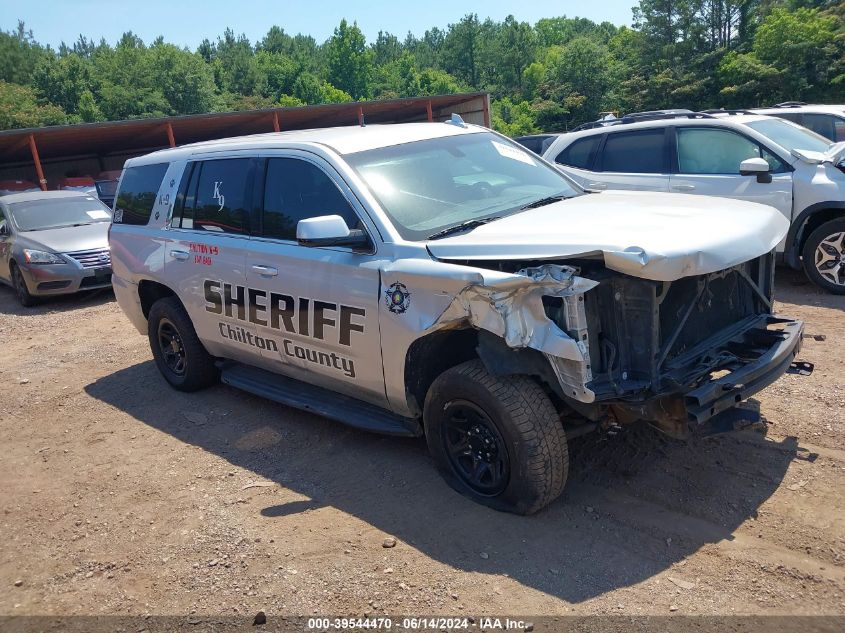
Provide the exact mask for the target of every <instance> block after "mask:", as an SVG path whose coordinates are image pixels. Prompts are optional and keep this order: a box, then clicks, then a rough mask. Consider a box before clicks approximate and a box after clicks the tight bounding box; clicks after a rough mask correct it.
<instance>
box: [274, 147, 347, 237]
mask: <svg viewBox="0 0 845 633" xmlns="http://www.w3.org/2000/svg"><path fill="white" fill-rule="evenodd" d="M321 215H339V216H340V217H342V218H343V219H344V220H345V221H346V224H347V226H348V227H349V228H350V229H355V228H363V227H361V226H360V225H359V221H358V215H357V214H356V213H355V211H354V210H353V209H352V207H351V206H350V205H349V202H348V201H347V200H346V198H345V197H344V195H343V193H341V191H340V190H339V189H338V188H337V185H335V183H334V182H333V181H332V179H331V178H329V177H328V176H327V175H326V174H325V173H324V172H323V170H322V169H320V168H319V167H317V166H316V165H314V164H312V163H309V162H307V161H304V160H299V159H298V158H271V159H270V160H268V161H267V176H266V180H265V185H264V210H263V214H262V224H263V230H262V235H263V236H264V237H272V238H276V239H280V240H291V241H294V240H296V225H297V223H298V222H299V221H300V220H304V219H306V218H313V217H317V216H321Z"/></svg>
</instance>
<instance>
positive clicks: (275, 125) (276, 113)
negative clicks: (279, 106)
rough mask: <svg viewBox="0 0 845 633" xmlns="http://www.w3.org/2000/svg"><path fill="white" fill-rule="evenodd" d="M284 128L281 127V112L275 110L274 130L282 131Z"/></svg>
mask: <svg viewBox="0 0 845 633" xmlns="http://www.w3.org/2000/svg"><path fill="white" fill-rule="evenodd" d="M281 130H282V128H281V127H279V113H278V112H273V131H274V132H281Z"/></svg>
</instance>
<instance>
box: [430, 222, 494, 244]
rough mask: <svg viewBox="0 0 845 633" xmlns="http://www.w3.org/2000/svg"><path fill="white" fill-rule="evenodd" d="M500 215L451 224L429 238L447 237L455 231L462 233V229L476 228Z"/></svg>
mask: <svg viewBox="0 0 845 633" xmlns="http://www.w3.org/2000/svg"><path fill="white" fill-rule="evenodd" d="M498 219H499V218H498V217H494V218H478V219H475V220H467V221H466V222H461V223H460V224H456V225H455V226H449V227H447V228H445V229H443V230H442V231H437V233H434V234H433V235H429V236H428V239H430V240H437V239H440V238H441V237H446V236H447V235H452V234H454V233H460V232H461V231H468V230H469V229H474V228H475V227H477V226H481V225H482V224H487V223H488V222H492V221H493V220H498Z"/></svg>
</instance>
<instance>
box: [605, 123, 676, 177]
mask: <svg viewBox="0 0 845 633" xmlns="http://www.w3.org/2000/svg"><path fill="white" fill-rule="evenodd" d="M664 136H665V134H664V132H663V130H662V129H655V130H642V131H639V132H624V133H622V132H617V133H614V134H608V135H607V141H606V142H605V144H604V150H602V158H601V163H600V164H601V171H613V172H620V173H627V174H662V173H664V172H665V170H666V168H665V167H664V165H665V161H664V153H663V150H664V142H663V139H664Z"/></svg>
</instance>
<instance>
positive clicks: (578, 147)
mask: <svg viewBox="0 0 845 633" xmlns="http://www.w3.org/2000/svg"><path fill="white" fill-rule="evenodd" d="M600 140H601V135H600V134H597V135H595V136H588V137H586V138H579V139H578V140H577V141H575V142H574V143H572V144H571V145H570V146H569V147H567V148H565V149H564V150H563V151H562V152H561V153H560V154H558V155H557V158H556V159H555V162H556V163H560V164H561V165H568V166H570V167H577V168H578V169H589V168H590V167H591V166H592V164H593V158H594V157H595V155H596V149H597V148H598V145H599V141H600Z"/></svg>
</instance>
